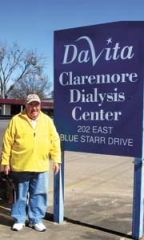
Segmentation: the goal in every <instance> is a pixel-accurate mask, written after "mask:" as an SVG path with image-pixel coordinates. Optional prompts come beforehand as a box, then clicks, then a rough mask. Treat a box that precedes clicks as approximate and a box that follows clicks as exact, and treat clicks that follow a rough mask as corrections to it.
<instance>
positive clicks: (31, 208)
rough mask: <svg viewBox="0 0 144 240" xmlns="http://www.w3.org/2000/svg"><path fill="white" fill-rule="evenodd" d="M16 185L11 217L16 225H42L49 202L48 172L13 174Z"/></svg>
mask: <svg viewBox="0 0 144 240" xmlns="http://www.w3.org/2000/svg"><path fill="white" fill-rule="evenodd" d="M11 177H12V178H13V180H14V183H15V200H14V204H13V206H12V209H11V216H12V217H13V218H14V220H15V222H16V223H25V221H26V218H27V216H28V219H29V222H30V224H35V223H40V222H42V219H43V218H44V217H45V213H46V208H47V200H48V172H42V173H35V172H11Z"/></svg>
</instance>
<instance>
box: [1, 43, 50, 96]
mask: <svg viewBox="0 0 144 240" xmlns="http://www.w3.org/2000/svg"><path fill="white" fill-rule="evenodd" d="M44 60H45V58H44V57H43V56H38V55H37V53H36V51H33V50H32V51H26V50H24V49H23V50H21V49H20V47H19V46H18V44H17V43H13V45H12V47H11V48H8V47H7V46H6V44H3V43H0V96H1V97H2V98H7V97H9V96H11V95H12V92H13V93H14V92H15V94H16V89H17V87H18V83H20V82H21V85H22V82H23V83H24V81H27V84H28V79H30V78H31V77H32V76H33V81H35V79H37V80H38V79H39V80H41V83H42V81H44V82H43V84H46V77H45V76H44V67H45V66H44ZM41 87H42V85H41ZM41 91H42V88H41ZM17 97H18V96H17Z"/></svg>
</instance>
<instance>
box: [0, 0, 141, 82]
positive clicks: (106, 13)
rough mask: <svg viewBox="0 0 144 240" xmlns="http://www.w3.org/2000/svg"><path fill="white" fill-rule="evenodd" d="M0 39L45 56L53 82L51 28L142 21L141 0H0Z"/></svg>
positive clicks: (52, 36) (52, 30)
mask: <svg viewBox="0 0 144 240" xmlns="http://www.w3.org/2000/svg"><path fill="white" fill-rule="evenodd" d="M0 9H1V11H0V41H2V42H5V43H7V45H8V46H11V45H12V43H14V42H17V43H18V45H19V46H20V47H21V48H22V49H23V48H24V49H26V50H36V51H37V53H38V54H39V55H43V56H45V57H46V69H45V72H46V74H47V76H48V78H49V80H50V81H51V82H52V83H53V75H54V74H53V71H54V66H53V50H54V44H53V40H54V31H57V30H62V29H69V28H75V27H83V26H91V25H96V24H101V23H109V22H117V21H144V0H119V1H118V0H29V1H26V0H0Z"/></svg>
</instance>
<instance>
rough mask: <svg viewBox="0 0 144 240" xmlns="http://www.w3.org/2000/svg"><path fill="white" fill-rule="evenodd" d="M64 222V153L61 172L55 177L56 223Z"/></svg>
mask: <svg viewBox="0 0 144 240" xmlns="http://www.w3.org/2000/svg"><path fill="white" fill-rule="evenodd" d="M63 220H64V152H62V163H61V166H60V171H59V173H58V174H57V175H55V176H54V222H57V223H62V222H63Z"/></svg>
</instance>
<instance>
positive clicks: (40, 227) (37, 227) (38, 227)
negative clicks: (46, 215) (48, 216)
mask: <svg viewBox="0 0 144 240" xmlns="http://www.w3.org/2000/svg"><path fill="white" fill-rule="evenodd" d="M29 227H32V228H34V229H35V230H37V231H39V232H45V231H46V227H45V225H44V224H43V223H35V224H29Z"/></svg>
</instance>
